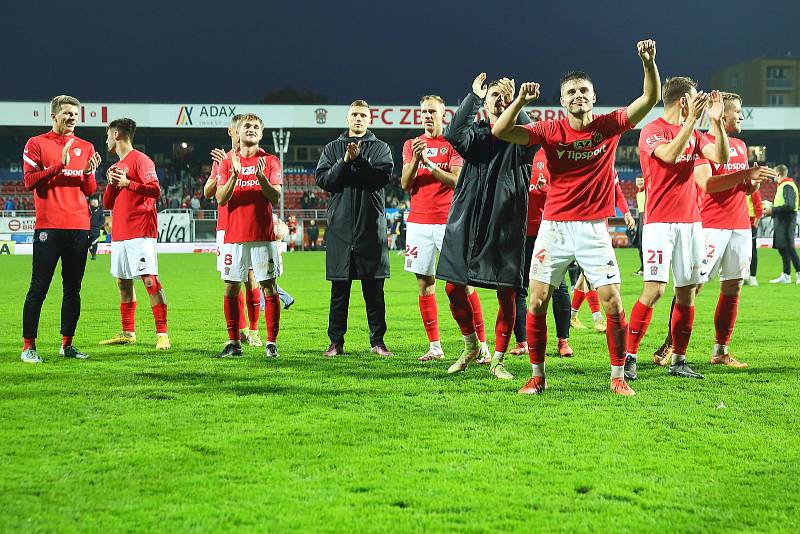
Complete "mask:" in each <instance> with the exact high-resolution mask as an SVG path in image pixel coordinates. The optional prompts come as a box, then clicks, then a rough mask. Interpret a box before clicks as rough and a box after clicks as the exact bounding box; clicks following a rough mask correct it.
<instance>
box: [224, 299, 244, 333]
mask: <svg viewBox="0 0 800 534" xmlns="http://www.w3.org/2000/svg"><path fill="white" fill-rule="evenodd" d="M241 296H242V295H241V293H240V294H239V295H238V296H235V297H228V296H226V297H224V308H225V326H226V327H227V328H228V339H230V340H231V341H239V320H240V318H241V315H240V313H244V310H242V309H241V308H240V307H239V303H240V302H241Z"/></svg>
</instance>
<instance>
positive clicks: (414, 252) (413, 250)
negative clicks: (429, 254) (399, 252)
mask: <svg viewBox="0 0 800 534" xmlns="http://www.w3.org/2000/svg"><path fill="white" fill-rule="evenodd" d="M409 256H412V257H413V258H414V259H417V247H411V246H409V245H406V257H409Z"/></svg>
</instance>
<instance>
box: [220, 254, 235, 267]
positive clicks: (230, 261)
mask: <svg viewBox="0 0 800 534" xmlns="http://www.w3.org/2000/svg"><path fill="white" fill-rule="evenodd" d="M222 263H224V264H225V265H232V264H233V256H231V255H230V254H225V257H224V258H223V259H222Z"/></svg>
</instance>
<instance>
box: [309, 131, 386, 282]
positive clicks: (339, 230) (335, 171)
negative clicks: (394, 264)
mask: <svg viewBox="0 0 800 534" xmlns="http://www.w3.org/2000/svg"><path fill="white" fill-rule="evenodd" d="M358 141H361V152H360V154H359V156H358V157H357V158H356V159H355V160H353V161H351V162H345V161H344V155H345V152H347V145H348V143H355V142H358ZM393 169H394V161H393V160H392V152H391V150H390V149H389V145H387V144H386V143H384V142H383V141H381V140H379V139H378V138H377V137H375V134H373V133H372V132H371V131H369V130H367V133H366V134H365V135H364V136H362V137H360V138H359V137H349V136H348V135H347V132H345V133H343V134H342V135H341V136H339V138H338V139H335V140H333V141H331V142H330V143H328V144H327V145H326V146H325V150H323V152H322V156H320V158H319V163H318V164H317V185H318V186H319V187H321V188H322V189H324V190H325V191H327V192H328V193H330V198H329V200H328V228H327V229H326V230H325V243H326V246H327V252H326V253H325V273H326V275H325V277H326V278H327V279H328V280H332V281H333V280H335V281H343V280H369V279H375V278H389V252H388V245H387V241H386V215H385V197H384V192H383V188H384V187H386V184H388V183H389V178H390V177H391V176H392V170H393Z"/></svg>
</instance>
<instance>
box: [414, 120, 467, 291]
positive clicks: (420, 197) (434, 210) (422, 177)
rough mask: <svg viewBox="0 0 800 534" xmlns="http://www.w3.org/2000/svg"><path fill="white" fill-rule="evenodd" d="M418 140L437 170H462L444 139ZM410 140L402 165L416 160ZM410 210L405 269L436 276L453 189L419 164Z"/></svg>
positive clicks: (459, 162) (461, 163) (460, 161)
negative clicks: (423, 145)
mask: <svg viewBox="0 0 800 534" xmlns="http://www.w3.org/2000/svg"><path fill="white" fill-rule="evenodd" d="M416 139H423V140H425V142H426V143H427V148H426V149H425V156H426V157H427V158H428V159H429V160H430V161H431V163H433V164H434V165H436V166H437V167H439V168H440V169H442V170H444V171H448V172H451V169H453V168H454V167H455V168H458V167H462V166H463V165H464V160H463V159H461V156H460V155H459V154H458V152H456V151H455V149H454V148H453V146H452V145H451V144H450V143H448V142H447V141H445V139H444V137H426V136H425V135H424V134H423V135H420V136H419V137H417V138H416ZM413 141H414V139H408V140H407V141H406V142H405V144H404V145H403V164H404V165H405V164H407V163H410V162H411V161H412V160H413V159H414V155H413V153H412V150H411V143H412V142H413ZM410 196H411V211H410V212H409V214H408V220H407V221H406V253H405V254H406V261H405V270H406V271H408V272H411V273H416V274H422V275H426V276H433V275H434V274H435V273H436V256H437V254H438V253H439V252H441V250H442V240H443V239H444V229H445V226H446V225H447V214H448V212H449V211H450V204H451V203H452V202H453V189H452V188H450V187H448V186H446V185H445V184H443V183H441V182H440V181H439V180H437V179H436V178H434V176H433V174H432V173H431V171H429V170H428V169H427V168H425V166H424V164H423V163H422V162H420V164H419V167H418V168H417V177H416V179H415V180H414V185H413V187H412V188H411V191H410Z"/></svg>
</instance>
